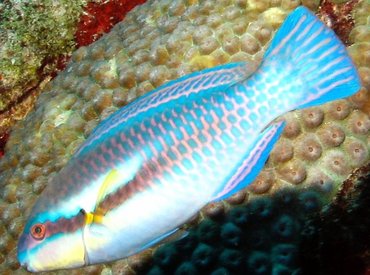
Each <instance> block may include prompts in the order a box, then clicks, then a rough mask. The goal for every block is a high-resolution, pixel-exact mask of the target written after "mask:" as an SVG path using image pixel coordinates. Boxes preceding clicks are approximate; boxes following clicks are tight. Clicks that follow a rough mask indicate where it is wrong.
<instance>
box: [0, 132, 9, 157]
mask: <svg viewBox="0 0 370 275" xmlns="http://www.w3.org/2000/svg"><path fill="white" fill-rule="evenodd" d="M8 137H9V134H8V133H7V132H5V133H0V158H1V157H2V156H3V155H4V148H5V144H6V141H7V140H8Z"/></svg>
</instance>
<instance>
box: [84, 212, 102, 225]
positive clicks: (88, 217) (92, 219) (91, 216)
mask: <svg viewBox="0 0 370 275" xmlns="http://www.w3.org/2000/svg"><path fill="white" fill-rule="evenodd" d="M103 217H104V216H103V215H99V214H95V213H91V212H89V213H88V212H85V225H90V224H92V223H97V224H102V223H103Z"/></svg>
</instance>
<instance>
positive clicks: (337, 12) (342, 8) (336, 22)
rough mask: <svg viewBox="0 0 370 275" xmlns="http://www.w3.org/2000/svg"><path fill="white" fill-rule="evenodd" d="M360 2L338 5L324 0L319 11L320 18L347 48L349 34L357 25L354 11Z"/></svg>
mask: <svg viewBox="0 0 370 275" xmlns="http://www.w3.org/2000/svg"><path fill="white" fill-rule="evenodd" d="M358 2H359V0H349V1H347V2H345V3H341V4H337V3H333V1H330V0H323V1H321V4H320V7H319V10H318V16H319V18H320V19H321V20H322V21H324V22H325V24H326V25H327V26H328V27H330V28H331V29H333V30H334V32H335V33H336V34H337V35H338V36H339V37H340V39H341V40H342V41H343V43H345V44H346V45H347V46H348V45H349V44H350V40H349V34H350V32H351V31H352V29H353V27H354V25H355V22H354V19H353V16H352V11H353V8H354V6H355V5H356V4H357V3H358Z"/></svg>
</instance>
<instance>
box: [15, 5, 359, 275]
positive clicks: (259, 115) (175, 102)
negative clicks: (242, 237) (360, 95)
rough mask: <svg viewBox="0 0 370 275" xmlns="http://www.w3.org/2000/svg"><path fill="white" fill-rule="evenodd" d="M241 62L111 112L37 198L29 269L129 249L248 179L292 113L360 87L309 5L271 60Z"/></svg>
mask: <svg viewBox="0 0 370 275" xmlns="http://www.w3.org/2000/svg"><path fill="white" fill-rule="evenodd" d="M248 66H249V65H248V64H246V63H243V62H240V63H231V64H225V65H221V66H217V67H214V68H210V69H205V70H203V71H200V72H195V73H192V74H189V75H186V76H184V77H181V78H179V79H176V80H174V81H170V82H168V83H167V84H165V85H163V86H161V87H159V88H158V89H156V90H154V91H152V92H150V93H148V94H146V95H145V96H142V97H140V98H138V99H137V100H136V101H134V102H132V103H130V104H128V105H127V106H125V107H123V108H121V109H120V110H118V111H117V112H116V113H114V114H112V115H111V116H110V117H109V118H107V119H106V120H105V121H103V122H102V123H101V124H100V125H98V127H97V128H96V130H95V131H94V132H93V133H92V134H91V135H90V136H89V137H88V139H87V140H86V142H85V143H84V144H83V145H82V146H81V148H79V150H78V151H77V152H76V154H75V155H74V156H73V157H72V158H71V160H70V161H69V162H68V163H67V165H66V166H65V167H64V168H63V169H62V170H61V171H60V172H59V173H58V174H57V175H56V176H55V177H54V178H53V180H52V181H51V183H50V184H49V185H48V186H47V187H46V188H45V190H44V191H43V193H42V194H41V196H40V198H39V199H38V201H37V202H36V204H35V205H34V207H33V209H32V211H31V214H30V217H29V219H28V221H27V223H26V225H25V228H24V232H23V234H22V235H21V237H20V240H19V243H18V259H19V262H20V263H21V265H22V266H25V267H26V268H27V269H28V270H29V271H34V272H35V271H45V270H55V269H63V268H75V267H80V266H85V265H91V264H96V263H102V262H107V261H113V260H117V259H121V258H125V257H128V256H130V255H133V254H136V253H138V252H140V251H143V250H144V249H146V248H149V247H151V246H153V245H154V244H157V243H158V242H160V241H161V240H163V239H165V238H166V237H168V236H170V235H171V234H173V233H174V232H176V231H177V230H178V229H179V228H180V227H181V226H182V225H183V224H184V223H186V221H188V220H189V218H191V217H192V216H193V215H195V214H196V213H197V212H198V211H199V210H200V209H201V208H202V207H203V206H205V205H206V204H207V203H209V202H213V201H218V200H222V199H225V198H227V197H229V196H231V195H233V194H234V193H235V192H237V191H239V190H241V189H242V188H244V187H246V186H247V185H248V184H249V183H250V182H251V181H252V180H253V179H254V178H255V177H256V176H257V174H258V173H259V171H260V170H261V169H262V167H263V165H264V163H265V161H266V159H267V157H268V155H269V153H270V151H271V149H272V148H273V146H274V144H275V143H276V141H277V140H278V138H279V136H280V135H281V133H282V131H283V129H284V121H283V120H280V121H279V120H276V118H277V117H279V116H280V115H282V114H284V113H286V112H288V111H291V110H294V109H301V108H306V107H310V106H315V105H319V104H323V103H326V102H329V101H332V100H336V99H339V98H344V97H347V96H350V95H352V94H354V93H355V92H356V91H358V90H359V88H360V80H359V76H358V74H357V72H356V69H355V67H354V65H353V63H352V61H351V59H350V58H349V57H348V55H347V52H346V49H345V47H344V46H343V44H342V43H341V42H340V40H339V39H338V38H337V37H336V36H335V34H334V33H333V31H331V30H330V29H328V28H327V27H326V26H325V25H324V24H323V23H321V22H320V21H319V20H318V19H317V18H316V17H315V15H314V14H312V13H311V12H310V11H308V10H307V9H306V8H304V7H298V8H297V9H296V10H295V11H293V12H292V13H291V14H290V15H289V16H288V17H287V19H286V20H285V21H284V22H283V24H282V26H281V27H280V29H279V30H278V31H277V33H276V34H275V36H274V38H273V40H272V41H271V43H270V45H269V48H268V49H267V51H266V53H265V54H264V57H263V60H262V62H261V64H260V65H259V66H258V68H257V69H255V71H254V73H253V74H248V73H247V71H248Z"/></svg>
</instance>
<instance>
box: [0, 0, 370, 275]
mask: <svg viewBox="0 0 370 275" xmlns="http://www.w3.org/2000/svg"><path fill="white" fill-rule="evenodd" d="M303 2H304V3H305V4H307V5H308V6H309V7H311V8H317V6H318V1H314V0H312V1H303ZM299 4H300V2H299V1H288V0H283V1H279V0H274V1H256V0H235V1H231V0H229V1H227V0H226V1H211V0H207V1H190V0H189V1H180V0H176V1H169V0H163V1H154V0H151V1H148V2H147V3H146V4H144V5H142V6H140V7H138V8H136V9H135V10H133V11H132V12H131V13H129V14H128V15H127V16H126V18H125V20H124V21H123V22H122V23H119V24H117V25H116V26H115V27H114V29H113V30H112V31H111V32H110V33H109V34H107V35H105V36H103V37H102V38H101V39H100V40H98V41H97V42H96V43H94V44H92V45H91V46H90V47H82V48H80V49H79V50H78V51H76V52H75V53H74V54H73V58H72V61H71V63H70V64H69V65H68V67H67V68H66V70H65V71H63V72H62V73H60V74H59V76H58V77H57V78H56V79H55V80H54V81H53V82H52V83H51V84H50V85H48V86H47V88H46V91H45V93H44V94H43V95H42V96H41V97H40V98H39V100H38V102H37V104H36V109H35V111H34V112H33V113H31V114H30V115H29V116H28V117H27V118H26V120H24V121H21V122H19V123H17V125H16V126H15V128H14V130H13V132H12V134H11V137H10V139H9V142H8V144H7V147H6V155H5V157H4V158H3V159H2V160H1V161H0V170H1V171H2V172H1V173H0V182H1V184H2V186H4V188H2V189H1V190H2V191H1V193H0V196H1V200H0V216H1V218H2V219H1V220H0V232H1V233H2V234H1V235H2V237H1V239H0V273H11V272H14V271H18V272H24V270H23V269H21V268H20V267H19V265H18V264H17V262H16V259H15V247H16V241H17V236H18V235H19V234H20V230H21V228H22V226H19V224H22V225H23V224H24V223H25V219H26V216H27V214H28V213H29V210H30V207H31V206H32V204H33V202H34V201H35V199H36V198H37V195H38V194H39V193H40V192H41V190H42V189H43V188H44V186H45V185H46V184H47V182H48V181H49V180H50V179H51V178H52V176H53V174H54V173H56V172H57V171H59V170H60V169H61V168H62V167H63V166H64V165H65V163H66V162H67V161H68V159H69V158H70V157H71V155H72V154H73V152H74V151H75V150H76V148H78V146H79V145H80V144H81V143H82V142H83V141H84V139H86V137H87V136H88V135H89V134H90V133H91V131H92V130H93V129H94V127H95V126H96V125H97V124H98V122H99V121H101V120H102V119H103V118H105V117H107V116H108V115H109V114H111V113H112V112H114V111H115V110H117V109H118V108H119V107H121V106H123V105H125V104H127V103H128V102H131V101H132V100H134V99H135V98H136V97H138V96H140V95H142V94H144V93H146V92H147V91H150V90H152V89H153V88H155V87H157V86H158V85H160V84H162V83H164V82H166V81H168V80H169V79H173V78H177V77H179V76H181V75H183V74H187V73H189V72H192V71H195V70H199V69H203V68H205V67H210V66H214V65H217V64H220V63H224V62H228V61H237V60H245V61H253V60H256V61H259V60H260V59H261V58H262V54H263V50H264V49H265V48H266V45H267V43H268V41H269V40H270V38H271V37H273V35H274V31H275V30H276V28H277V27H278V26H279V24H280V23H281V22H282V21H283V19H284V18H285V16H286V15H287V14H288V13H289V12H290V11H291V10H292V9H294V8H295V7H296V6H297V5H299ZM369 10H370V7H369V5H368V4H367V3H366V1H363V2H361V3H360V4H359V5H358V7H357V8H356V14H355V21H356V25H355V28H354V30H353V31H352V33H351V35H350V37H351V39H352V41H353V43H354V44H353V45H352V46H350V48H349V49H350V54H351V55H352V56H353V57H354V61H355V62H356V64H357V65H358V66H359V71H360V74H361V77H362V79H363V82H364V88H363V89H364V90H363V91H362V93H363V94H361V96H360V97H359V96H355V97H353V98H352V99H351V100H341V101H336V102H333V103H329V104H326V105H325V106H320V107H315V108H310V109H307V110H299V111H296V112H291V113H289V114H287V115H285V116H284V118H285V119H286V120H287V127H286V129H285V130H284V134H283V138H282V139H281V141H279V143H278V145H277V146H276V148H275V149H274V151H273V152H272V155H271V158H270V160H269V161H268V162H267V164H266V168H265V169H264V171H262V173H261V174H260V176H259V177H258V178H257V179H256V181H255V182H254V183H253V184H252V185H251V186H250V187H249V188H248V189H247V191H246V190H243V192H242V193H240V194H236V195H235V196H233V197H232V198H230V199H228V200H227V201H226V202H218V203H212V204H210V205H208V206H207V207H206V208H205V209H204V211H203V212H202V213H201V215H200V217H201V216H203V215H208V216H217V215H219V214H220V213H223V212H224V211H227V210H228V209H229V207H230V205H233V204H238V203H243V202H245V201H247V200H248V199H249V198H253V197H254V196H260V195H261V194H269V193H270V194H271V193H273V192H278V191H279V190H281V187H283V186H287V185H288V186H289V185H296V188H305V187H308V186H314V187H315V188H318V189H319V190H320V191H321V192H322V194H323V196H329V198H330V195H332V194H333V193H334V192H333V191H336V190H337V189H338V185H339V183H340V182H342V181H343V180H344V179H345V177H346V176H347V175H348V173H349V172H350V171H351V169H352V168H354V167H357V166H358V165H360V164H363V163H365V162H367V161H369V149H370V148H369V144H370V143H369V137H368V136H369V129H370V128H369V127H370V126H369V125H370V119H369V115H368V113H365V111H364V110H368V109H366V108H365V107H364V106H368V105H367V103H363V102H364V101H366V100H368V99H369V92H368V90H366V89H368V88H369V85H368V84H369V78H370V77H369V71H370V69H369V68H368V67H367V66H368V64H369V63H365V62H364V61H366V58H367V55H366V53H364V52H363V50H365V51H366V52H367V50H368V47H369V42H368V39H367V37H368V36H369V30H368V28H367V29H366V28H364V26H365V27H366V26H367V27H368V25H366V24H368V23H367V22H369V20H368V14H369ZM285 144H289V146H286V145H285ZM197 221H198V218H195V220H194V223H196V222H197ZM150 251H151V250H150ZM150 251H149V252H150ZM143 257H144V258H145V259H147V258H146V257H147V256H143ZM144 258H140V257H139V258H134V259H132V260H130V261H128V260H122V261H119V262H117V263H115V264H113V269H111V266H110V265H108V266H107V267H104V268H103V267H102V266H95V267H87V268H83V269H79V270H75V271H73V272H72V274H86V273H91V274H92V273H103V274H106V273H109V272H111V271H112V270H113V271H125V272H127V274H131V273H133V272H134V269H135V266H136V267H137V266H140V263H141V260H140V259H144ZM60 273H61V274H64V273H66V274H67V272H60ZM68 273H70V272H68Z"/></svg>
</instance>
